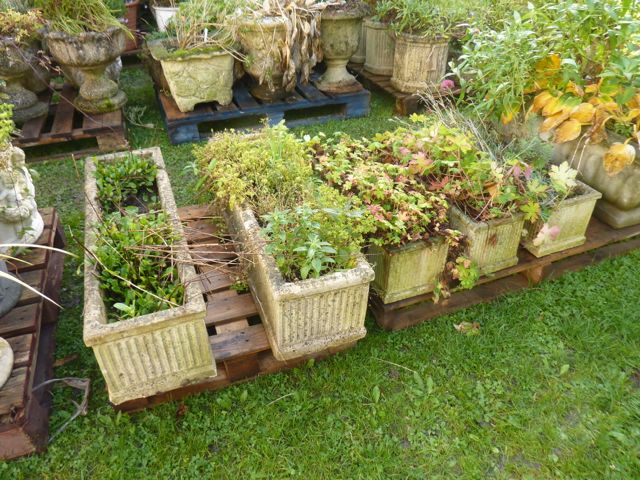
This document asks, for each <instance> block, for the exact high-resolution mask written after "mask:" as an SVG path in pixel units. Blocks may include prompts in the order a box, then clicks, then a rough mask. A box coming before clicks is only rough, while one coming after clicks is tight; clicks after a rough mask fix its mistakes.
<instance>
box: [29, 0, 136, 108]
mask: <svg viewBox="0 0 640 480" xmlns="http://www.w3.org/2000/svg"><path fill="white" fill-rule="evenodd" d="M35 5H36V6H37V7H39V8H40V9H41V10H42V15H43V17H44V18H45V19H46V20H47V31H46V34H45V38H46V44H47V47H48V49H49V51H50V52H51V55H52V56H53V58H54V59H55V60H56V61H57V62H58V63H59V64H60V65H61V66H62V67H66V68H71V69H74V68H75V69H79V70H80V71H81V72H82V74H83V77H84V81H83V82H82V84H81V85H80V91H79V94H78V96H77V97H76V99H75V105H76V107H77V108H78V109H80V110H81V111H83V112H87V113H104V112H110V111H114V110H118V109H119V108H121V107H122V106H123V105H124V104H125V103H126V100H127V99H126V96H125V94H124V92H123V91H122V90H120V89H119V88H118V85H117V84H116V83H115V82H114V81H113V80H111V79H109V78H107V77H106V76H105V70H106V68H107V67H108V66H109V65H110V64H111V63H113V62H114V60H116V59H117V58H118V57H119V56H120V54H121V53H122V52H123V51H124V49H125V42H126V39H127V36H131V32H129V30H128V29H127V27H126V26H125V25H124V24H122V23H121V22H120V21H119V20H118V19H117V18H116V17H114V16H113V15H112V13H111V11H110V10H109V7H108V6H107V5H106V4H105V3H104V2H102V0H35Z"/></svg>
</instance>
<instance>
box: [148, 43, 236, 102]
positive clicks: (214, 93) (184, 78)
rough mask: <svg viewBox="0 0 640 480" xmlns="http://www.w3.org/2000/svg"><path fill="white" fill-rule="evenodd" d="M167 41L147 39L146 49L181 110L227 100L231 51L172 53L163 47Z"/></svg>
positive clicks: (229, 97)
mask: <svg viewBox="0 0 640 480" xmlns="http://www.w3.org/2000/svg"><path fill="white" fill-rule="evenodd" d="M167 43H168V42H167V40H154V41H152V42H149V43H148V45H149V51H150V52H151V56H152V57H153V58H154V59H155V60H157V61H159V62H160V64H161V65H162V71H163V73H164V78H165V79H166V81H167V84H168V85H169V91H170V92H171V96H172V97H173V99H174V100H175V102H176V105H178V108H179V109H180V111H181V112H190V111H192V110H193V108H194V107H195V105H197V104H198V103H204V102H213V101H216V102H218V103H219V104H220V105H229V104H230V103H231V100H233V64H234V58H233V56H231V54H229V53H227V52H224V51H210V52H202V51H198V52H196V53H191V54H186V55H180V56H174V55H171V52H170V51H168V50H167Z"/></svg>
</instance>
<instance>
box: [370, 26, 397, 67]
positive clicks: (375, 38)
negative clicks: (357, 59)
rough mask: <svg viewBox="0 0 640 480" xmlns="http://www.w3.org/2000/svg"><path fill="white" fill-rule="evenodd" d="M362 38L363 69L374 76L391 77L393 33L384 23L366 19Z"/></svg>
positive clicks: (394, 41)
mask: <svg viewBox="0 0 640 480" xmlns="http://www.w3.org/2000/svg"><path fill="white" fill-rule="evenodd" d="M364 37H365V40H364V42H365V45H366V47H365V61H364V69H365V70H366V71H367V72H371V73H375V74H376V75H391V74H392V73H393V55H394V52H395V48H396V36H395V33H394V32H392V31H391V29H390V28H389V25H387V24H386V23H382V22H377V21H375V20H372V19H370V18H368V19H366V20H365V21H364Z"/></svg>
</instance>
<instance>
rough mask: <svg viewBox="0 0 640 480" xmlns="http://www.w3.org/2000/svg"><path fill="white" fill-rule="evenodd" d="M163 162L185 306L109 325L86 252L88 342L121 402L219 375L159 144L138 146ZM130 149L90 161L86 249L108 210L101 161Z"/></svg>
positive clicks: (163, 188)
mask: <svg viewBox="0 0 640 480" xmlns="http://www.w3.org/2000/svg"><path fill="white" fill-rule="evenodd" d="M132 153H133V154H134V155H143V156H151V157H152V158H153V160H154V162H155V163H156V165H157V166H158V173H157V176H156V185H157V190H158V197H159V199H160V204H161V205H162V208H163V210H165V211H166V212H167V213H168V215H169V216H170V218H171V219H172V223H173V228H174V230H175V231H176V232H177V234H178V235H179V238H180V240H179V241H178V242H176V243H175V244H174V245H173V247H174V249H175V255H176V258H177V261H178V275H179V278H180V281H181V282H182V283H183V284H184V286H185V301H184V304H183V305H181V306H179V307H175V308H171V309H168V310H163V311H160V312H156V313H150V314H148V315H142V316H139V317H135V318H131V319H127V320H121V321H119V322H115V323H108V321H107V318H108V317H107V312H106V306H105V304H104V301H103V297H102V291H101V289H100V283H99V281H98V278H97V276H96V268H97V266H96V265H95V263H94V262H93V261H92V260H91V258H90V256H89V255H88V254H87V255H85V264H84V343H85V344H86V345H87V346H89V347H91V348H92V349H93V352H94V354H95V356H96V359H97V361H98V365H99V366H100V370H101V372H102V375H103V376H104V379H105V381H106V383H107V388H108V390H109V400H110V401H111V403H113V404H119V403H122V402H126V401H128V400H133V399H137V398H143V397H148V396H151V395H155V394H157V393H161V392H166V391H169V390H173V389H175V388H178V387H184V386H186V385H190V384H193V383H198V382H200V381H202V380H203V379H205V378H208V377H211V376H215V375H216V364H215V361H214V359H213V355H212V353H211V348H210V345H209V336H208V334H207V329H206V326H205V323H204V317H205V312H206V306H205V302H204V299H203V295H202V291H201V289H200V283H199V282H198V281H197V275H196V271H195V269H194V267H193V266H192V263H191V261H190V254H189V251H188V248H187V242H186V240H185V236H184V231H183V229H182V224H181V222H180V219H179V218H178V212H177V208H176V204H175V200H174V198H173V193H172V191H171V184H170V182H169V176H168V175H167V172H166V170H165V166H164V161H163V159H162V153H161V151H160V148H159V147H154V148H149V149H145V150H138V151H134V152H132ZM129 154H130V153H129V152H125V153H117V154H112V155H104V156H101V157H90V158H87V160H86V162H85V194H86V206H85V247H86V249H87V250H88V251H93V250H94V249H95V248H96V231H95V225H97V224H98V223H99V222H100V218H101V215H102V209H101V206H100V203H99V202H98V198H97V186H96V179H95V171H96V163H97V162H105V161H106V162H109V161H118V159H119V158H122V157H124V156H126V155H129Z"/></svg>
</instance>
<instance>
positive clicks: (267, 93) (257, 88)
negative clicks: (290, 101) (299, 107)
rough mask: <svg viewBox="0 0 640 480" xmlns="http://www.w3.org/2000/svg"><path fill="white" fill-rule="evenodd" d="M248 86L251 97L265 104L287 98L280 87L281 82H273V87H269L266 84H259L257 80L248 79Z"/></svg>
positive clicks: (285, 92)
mask: <svg viewBox="0 0 640 480" xmlns="http://www.w3.org/2000/svg"><path fill="white" fill-rule="evenodd" d="M248 85H249V92H251V95H253V96H254V97H255V98H259V99H260V100H264V101H265V102H275V101H277V100H282V99H283V98H284V97H286V96H287V91H286V90H285V89H284V87H283V86H282V81H280V82H274V84H273V86H269V84H268V83H267V82H262V83H259V82H258V81H257V80H255V79H253V78H250V79H249V80H248Z"/></svg>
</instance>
